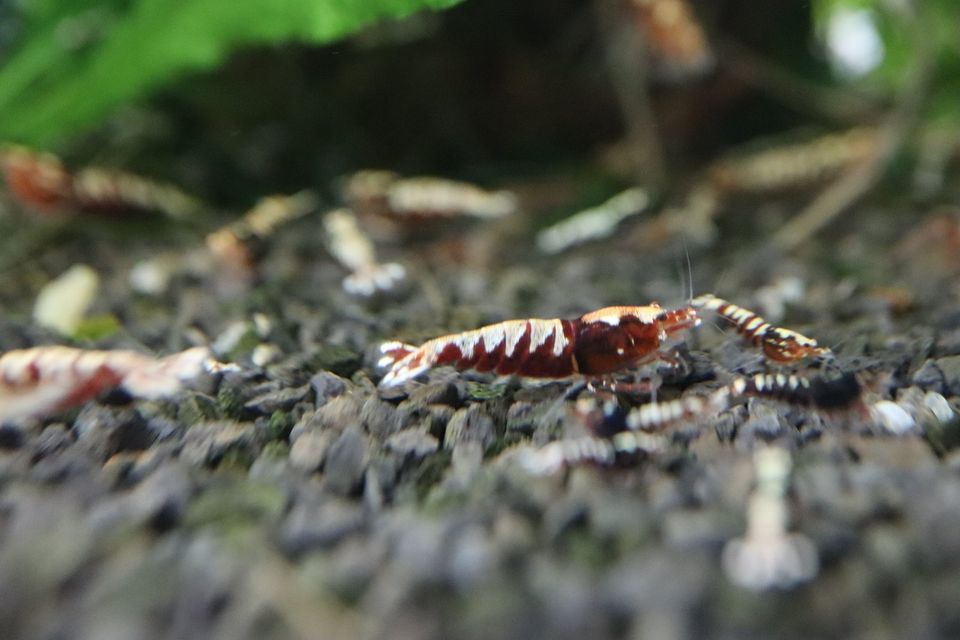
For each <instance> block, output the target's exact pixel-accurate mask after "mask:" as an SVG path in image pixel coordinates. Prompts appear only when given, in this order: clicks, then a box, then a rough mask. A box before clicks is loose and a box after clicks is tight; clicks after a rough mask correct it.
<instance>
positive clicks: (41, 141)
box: [0, 0, 461, 146]
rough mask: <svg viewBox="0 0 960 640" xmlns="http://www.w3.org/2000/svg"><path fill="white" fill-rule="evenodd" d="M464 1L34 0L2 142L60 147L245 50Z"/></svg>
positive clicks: (19, 38) (7, 68)
mask: <svg viewBox="0 0 960 640" xmlns="http://www.w3.org/2000/svg"><path fill="white" fill-rule="evenodd" d="M459 2H461V0H72V1H71V2H62V1H60V0H25V1H24V2H23V5H22V8H21V9H20V11H19V14H18V16H17V19H18V21H19V22H18V25H17V30H18V33H17V35H16V39H15V45H14V46H13V47H12V48H11V50H10V51H9V52H7V55H6V61H5V63H4V65H3V67H2V69H0V139H4V140H14V141H17V142H22V143H27V144H32V145H37V146H50V145H51V144H54V143H56V142H58V141H59V140H61V139H62V138H64V137H65V136H67V135H69V134H71V133H74V132H76V131H78V130H80V129H81V128H82V127H85V126H87V125H91V124H93V123H95V122H96V121H97V120H98V119H99V118H102V117H103V116H105V115H106V114H107V113H108V112H109V111H110V110H111V109H112V108H115V107H117V106H119V105H122V104H124V103H129V102H132V101H134V100H136V99H138V98H141V97H142V96H144V95H145V94H147V93H148V92H150V91H152V90H155V89H157V88H158V87H160V86H162V85H164V84H165V83H168V82H170V81H172V80H175V79H176V78H178V77H180V76H182V75H183V74H185V73H188V72H191V71H202V70H206V69H211V68H213V67H215V66H217V65H218V64H220V63H221V62H222V61H223V60H224V59H225V58H226V57H227V56H228V55H229V54H230V53H231V52H232V51H234V50H235V49H237V48H239V47H242V46H245V45H253V44H268V43H277V42H285V41H301V42H310V43H318V44H319V43H328V42H332V41H334V40H337V39H339V38H342V37H345V36H347V35H350V34H351V33H353V32H355V31H357V30H359V29H361V28H363V27H365V26H367V25H369V24H371V23H373V22H375V21H376V20H378V19H382V18H397V17H402V16H405V15H408V14H410V13H412V12H414V11H417V10H420V9H443V8H446V7H449V6H452V5H455V4H457V3H459Z"/></svg>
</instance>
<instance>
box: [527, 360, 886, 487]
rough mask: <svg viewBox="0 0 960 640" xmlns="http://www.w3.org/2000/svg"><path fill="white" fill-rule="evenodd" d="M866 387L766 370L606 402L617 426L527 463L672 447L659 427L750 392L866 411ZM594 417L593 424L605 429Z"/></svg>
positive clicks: (571, 461)
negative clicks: (705, 391)
mask: <svg viewBox="0 0 960 640" xmlns="http://www.w3.org/2000/svg"><path fill="white" fill-rule="evenodd" d="M863 392H864V388H863V385H862V384H861V382H860V380H859V379H858V377H857V376H856V375H854V374H846V375H843V376H840V377H838V378H834V379H829V380H828V379H824V378H819V377H817V378H804V377H801V376H795V375H784V374H779V373H778V374H772V373H761V374H757V375H755V376H751V377H745V378H736V379H734V380H733V381H732V382H730V383H729V384H727V385H725V386H723V387H721V388H719V389H717V390H716V391H714V392H713V393H711V394H709V395H706V396H686V397H683V398H678V399H677V400H671V401H669V402H651V403H648V404H644V405H640V406H639V407H636V408H634V409H630V410H625V409H623V408H622V407H620V405H617V404H611V405H608V406H607V407H605V409H604V415H603V416H602V420H603V422H605V423H610V424H614V425H617V426H616V427H615V428H616V430H615V431H614V432H612V433H607V434H606V435H594V436H585V437H580V438H574V439H570V440H557V441H555V442H551V443H550V444H548V445H546V446H544V447H542V448H540V449H537V450H535V451H527V452H525V456H524V457H523V458H522V459H521V464H523V465H524V467H526V468H527V469H528V470H529V471H530V472H531V473H535V474H549V473H554V472H556V471H558V470H560V469H561V468H563V467H568V466H574V465H579V464H584V463H592V464H599V465H603V466H606V465H610V464H613V463H614V462H616V461H617V460H618V459H619V458H621V457H623V456H626V457H629V458H631V459H632V458H635V457H636V455H637V454H645V453H656V452H658V451H661V450H663V449H666V448H667V447H668V446H669V440H668V439H667V438H666V437H665V436H664V435H662V434H660V433H657V432H658V431H660V430H662V429H664V428H666V427H669V426H671V425H674V424H677V423H679V422H684V421H696V420H701V419H704V418H707V417H709V416H713V415H716V414H718V413H720V412H722V411H725V410H727V409H729V408H730V407H731V406H733V404H734V403H735V402H737V401H738V400H740V399H742V398H745V397H761V398H770V399H772V400H777V401H779V402H785V403H788V404H791V405H798V406H804V407H810V408H812V409H817V410H822V411H837V410H854V411H856V410H864V411H866V410H869V408H868V407H867V406H866V404H865V403H864V401H863V395H864V394H863ZM593 422H594V424H592V425H591V428H592V430H594V431H595V432H596V431H603V430H604V429H603V428H602V426H601V427H599V428H598V425H597V423H596V421H593Z"/></svg>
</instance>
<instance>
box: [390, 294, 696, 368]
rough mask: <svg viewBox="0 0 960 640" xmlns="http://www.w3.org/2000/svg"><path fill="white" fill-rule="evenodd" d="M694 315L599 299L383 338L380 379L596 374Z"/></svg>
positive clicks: (653, 349) (633, 362)
mask: <svg viewBox="0 0 960 640" xmlns="http://www.w3.org/2000/svg"><path fill="white" fill-rule="evenodd" d="M699 322H700V320H699V318H698V316H697V311H696V309H694V308H693V307H689V306H687V307H681V308H679V309H675V310H669V309H663V308H662V307H660V305H658V304H656V303H653V304H650V305H647V306H641V307H605V308H603V309H600V310H598V311H593V312H591V313H588V314H585V315H583V316H580V317H579V318H574V319H572V320H564V319H550V320H543V319H537V318H534V319H529V320H508V321H506V322H500V323H497V324H492V325H489V326H486V327H481V328H480V329H475V330H473V331H466V332H463V333H456V334H451V335H446V336H441V337H439V338H434V339H433V340H429V341H427V342H425V343H424V344H422V345H420V346H419V347H416V346H413V345H408V344H403V343H401V342H387V343H385V344H383V345H382V346H381V347H380V351H381V353H382V354H383V357H382V358H381V359H380V362H379V366H381V367H384V368H386V367H389V369H390V370H389V371H388V372H387V374H386V375H385V376H384V377H383V380H381V381H380V386H382V387H391V386H396V385H400V384H403V383H404V382H406V381H408V380H410V379H412V378H414V377H416V376H418V375H420V374H421V373H423V372H425V371H427V370H428V369H431V368H433V367H439V366H443V365H453V366H455V367H457V368H458V369H473V370H475V371H480V372H485V371H493V372H494V373H496V374H498V375H504V376H505V375H518V376H523V377H528V378H566V377H568V376H572V375H583V376H589V377H592V376H603V375H605V374H609V373H613V372H615V371H620V370H622V369H627V368H630V367H634V366H637V365H641V364H647V363H650V362H653V361H655V360H658V359H660V358H662V357H664V356H665V355H666V354H664V353H663V352H662V351H661V350H662V349H663V348H664V347H666V346H667V342H668V340H669V339H670V338H671V337H674V336H676V335H677V334H680V333H682V332H684V331H686V330H687V329H690V328H692V327H694V326H696V325H697V324H699Z"/></svg>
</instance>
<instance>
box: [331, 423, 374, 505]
mask: <svg viewBox="0 0 960 640" xmlns="http://www.w3.org/2000/svg"><path fill="white" fill-rule="evenodd" d="M366 468H367V442H366V438H365V437H364V435H363V433H361V431H360V430H359V429H357V428H356V427H348V428H347V429H344V430H343V432H342V433H341V434H340V437H339V438H337V440H336V442H334V443H333V444H332V445H331V446H330V449H329V450H328V451H327V460H326V464H325V465H324V470H323V471H324V473H323V477H324V483H325V486H326V488H327V489H329V490H330V491H332V492H333V493H338V494H341V495H349V494H352V493H354V492H355V491H356V490H357V489H358V488H359V486H360V483H361V481H362V480H363V473H364V471H366Z"/></svg>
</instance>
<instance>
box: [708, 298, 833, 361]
mask: <svg viewBox="0 0 960 640" xmlns="http://www.w3.org/2000/svg"><path fill="white" fill-rule="evenodd" d="M691 305H692V306H694V307H697V308H703V309H707V310H709V311H714V312H716V313H717V315H719V316H720V317H721V318H723V319H724V320H727V321H728V322H730V323H732V324H733V325H734V326H735V327H736V329H737V333H739V334H741V335H742V336H743V337H744V338H746V339H747V340H748V341H749V342H750V343H751V344H753V345H754V346H757V347H760V348H761V349H763V355H765V356H766V357H767V358H769V359H770V360H773V361H775V362H779V363H783V364H788V363H793V362H797V361H798V360H802V359H804V358H811V357H814V356H821V355H826V354H828V353H830V350H829V349H827V348H826V347H821V346H820V345H819V344H818V343H817V341H816V340H814V339H813V338H808V337H807V336H805V335H802V334H800V333H797V332H796V331H791V330H790V329H784V328H782V327H775V326H773V325H772V324H770V323H769V322H767V321H766V320H764V319H763V318H761V317H760V316H759V315H757V314H756V313H754V312H753V311H750V310H749V309H744V308H743V307H738V306H737V305H735V304H733V303H731V302H727V301H726V300H724V299H723V298H718V297H716V296H714V295H712V294H706V295H702V296H699V297H697V298H694V299H693V300H692V301H691Z"/></svg>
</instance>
